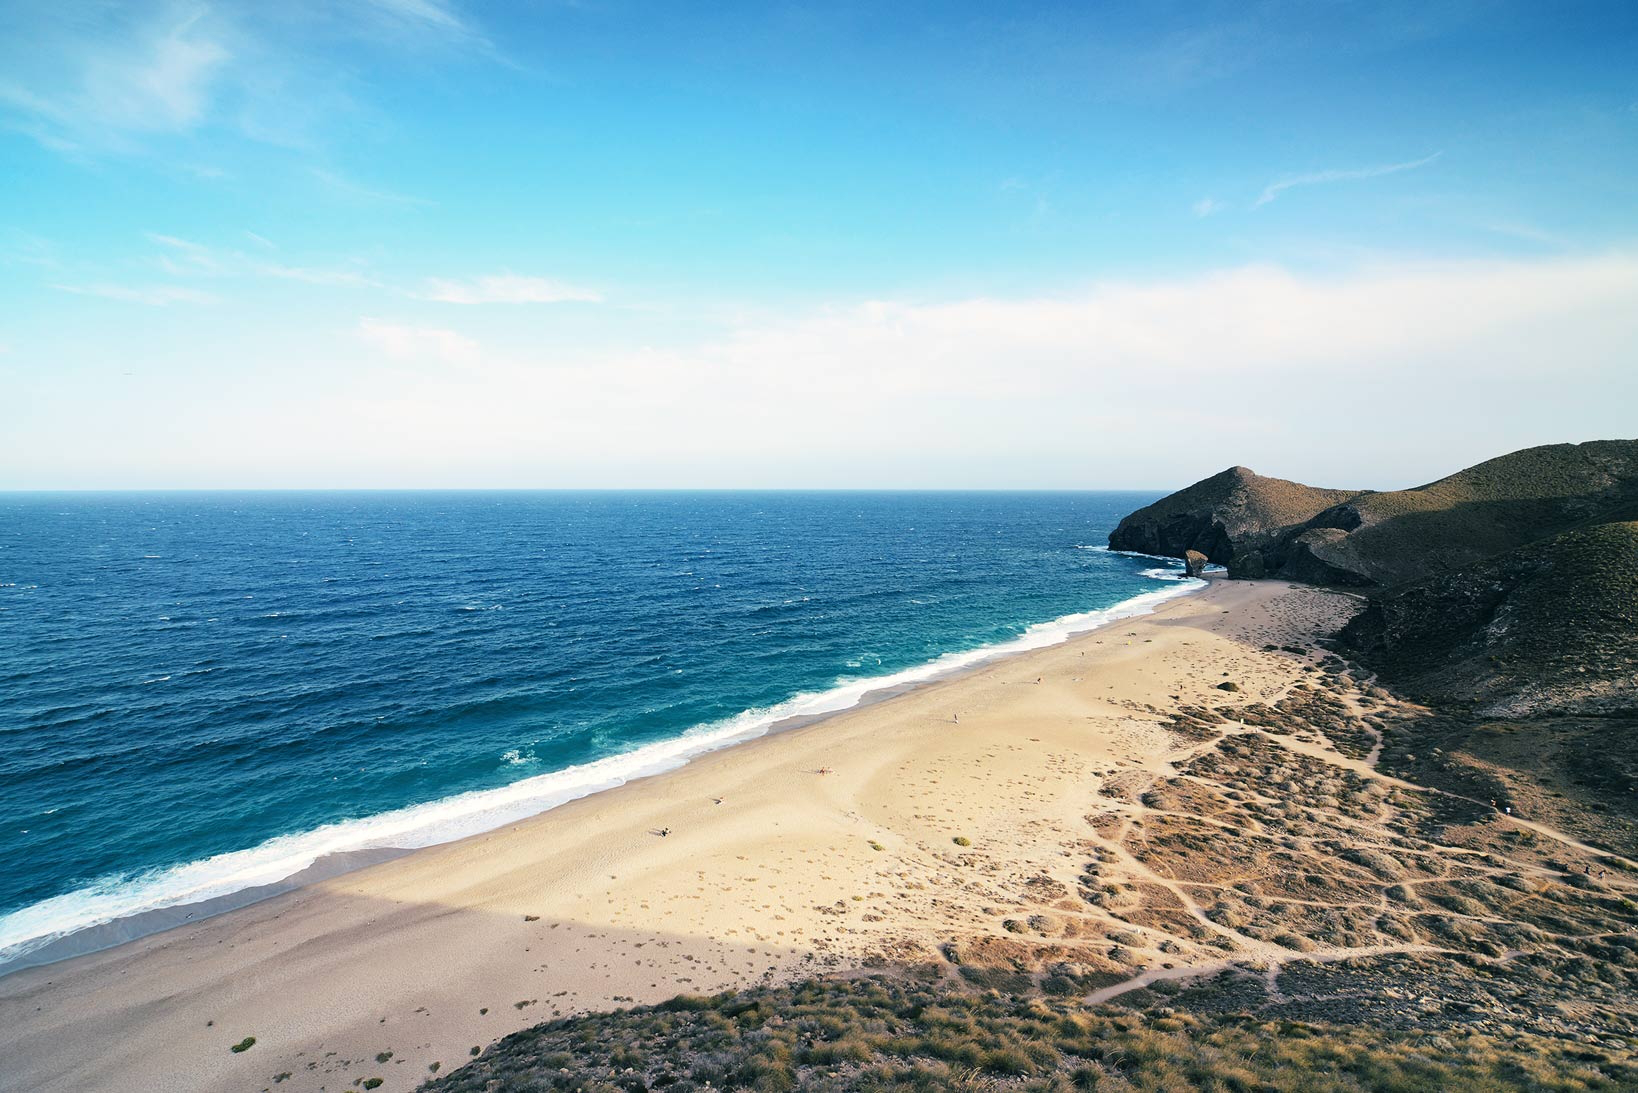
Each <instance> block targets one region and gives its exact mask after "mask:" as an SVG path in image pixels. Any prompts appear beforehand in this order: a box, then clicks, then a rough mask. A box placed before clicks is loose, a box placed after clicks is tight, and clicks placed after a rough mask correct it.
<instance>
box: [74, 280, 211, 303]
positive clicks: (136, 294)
mask: <svg viewBox="0 0 1638 1093" xmlns="http://www.w3.org/2000/svg"><path fill="white" fill-rule="evenodd" d="M51 287H52V288H54V289H56V290H57V291H58V292H71V293H73V294H74V295H76V296H98V297H101V298H102V299H104V300H118V301H120V302H122V303H128V304H145V305H147V306H148V307H168V306H170V305H171V304H211V303H215V302H216V297H215V296H213V295H212V294H210V293H208V292H201V291H199V290H198V289H196V288H189V287H187V286H185V285H115V284H92V285H56V284H54V285H52V286H51Z"/></svg>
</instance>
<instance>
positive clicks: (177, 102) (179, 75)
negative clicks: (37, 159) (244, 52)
mask: <svg viewBox="0 0 1638 1093" xmlns="http://www.w3.org/2000/svg"><path fill="white" fill-rule="evenodd" d="M76 8H77V5H73V4H64V5H62V6H61V7H60V8H59V7H57V6H46V7H42V8H41V9H40V11H41V13H42V14H41V15H40V17H39V21H38V22H37V24H36V25H34V26H31V27H29V28H27V30H26V32H25V33H24V34H23V35H21V36H20V37H22V38H23V39H26V40H27V42H26V44H27V47H28V52H27V53H26V54H25V53H22V52H20V51H21V50H22V49H23V47H24V43H23V42H18V43H16V46H17V51H13V50H7V51H6V57H5V62H6V68H7V71H8V75H7V76H6V77H4V78H0V108H3V109H4V112H5V113H6V114H7V115H9V121H10V122H11V124H12V126H13V128H18V129H22V130H24V131H25V132H29V133H30V134H31V135H34V136H35V137H36V138H38V139H40V140H41V141H42V143H46V144H48V145H49V146H52V147H55V148H58V149H78V148H80V147H82V146H83V145H85V144H88V143H93V144H106V143H108V142H109V141H110V140H117V139H118V138H119V137H120V136H121V135H124V134H131V133H152V132H174V131H178V130H182V129H187V128H190V127H192V126H194V125H196V124H198V123H199V122H201V121H202V120H204V119H205V118H206V116H207V115H208V113H209V110H210V105H211V95H212V89H213V87H214V85H215V83H216V82H217V81H218V79H219V78H220V76H221V74H222V71H223V68H224V65H225V64H226V63H227V61H228V60H229V59H230V58H231V56H232V53H231V51H230V50H229V48H228V46H227V44H226V41H225V39H224V36H223V35H222V34H221V28H220V27H219V26H218V25H217V24H216V23H215V22H214V21H213V20H212V19H211V18H210V14H211V13H210V9H209V8H207V7H205V6H204V5H202V4H189V3H172V4H167V5H162V6H161V7H160V8H159V9H158V11H157V12H156V13H154V14H151V15H150V14H147V13H130V12H128V11H126V9H121V8H117V7H116V8H109V9H106V11H105V12H99V13H97V14H98V15H99V16H102V17H103V18H104V20H105V21H104V22H103V23H102V24H101V25H100V26H97V27H96V32H92V31H90V30H88V29H87V27H86V25H85V24H86V21H87V18H88V16H87V13H86V12H83V11H78V10H74V9H76ZM150 10H151V9H150ZM108 13H113V14H111V15H110V14H108Z"/></svg>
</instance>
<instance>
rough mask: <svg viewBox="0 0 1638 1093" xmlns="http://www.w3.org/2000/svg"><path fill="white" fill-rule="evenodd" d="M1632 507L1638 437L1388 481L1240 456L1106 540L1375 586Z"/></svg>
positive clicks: (1637, 485) (1273, 573)
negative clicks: (1277, 466) (1252, 462)
mask: <svg viewBox="0 0 1638 1093" xmlns="http://www.w3.org/2000/svg"><path fill="white" fill-rule="evenodd" d="M1629 513H1630V514H1631V515H1630V516H1628V515H1626V514H1629ZM1624 516H1625V517H1626V518H1632V517H1633V516H1638V441H1632V440H1600V441H1591V442H1589V443H1586V444H1551V445H1546V446H1544V447H1540V448H1526V449H1524V450H1523V451H1518V452H1513V453H1512V454H1510V455H1504V456H1501V457H1499V458H1497V459H1492V460H1488V461H1487V462H1484V463H1480V464H1478V465H1477V466H1473V467H1469V468H1468V469H1466V470H1463V471H1458V472H1457V473H1456V474H1453V475H1450V476H1449V477H1448V478H1441V479H1440V480H1438V481H1437V482H1431V483H1429V484H1427V485H1425V486H1418V487H1416V488H1415V489H1409V490H1389V491H1383V492H1376V491H1370V490H1366V491H1359V490H1324V489H1318V488H1316V487H1313V486H1305V485H1302V484H1301V483H1297V482H1288V481H1285V480H1284V479H1279V478H1264V477H1262V476H1261V475H1258V474H1254V473H1253V472H1251V471H1249V470H1247V469H1246V468H1244V467H1231V468H1230V469H1229V470H1226V471H1223V472H1222V473H1221V474H1216V475H1213V476H1212V477H1210V478H1207V479H1204V480H1202V481H1200V482H1197V483H1195V484H1194V485H1193V486H1190V487H1188V488H1187V489H1184V490H1179V491H1178V492H1177V493H1174V494H1172V495H1170V496H1169V497H1164V498H1162V499H1161V500H1159V501H1156V502H1155V503H1154V504H1152V505H1149V506H1148V507H1146V508H1143V509H1139V510H1138V511H1137V512H1134V513H1132V514H1131V515H1130V516H1128V517H1126V519H1124V520H1122V521H1121V522H1120V525H1119V526H1117V527H1116V528H1115V530H1114V532H1112V533H1111V534H1110V536H1109V545H1110V547H1112V548H1113V549H1116V550H1133V551H1138V552H1140V553H1144V554H1163V555H1169V556H1171V557H1175V558H1181V557H1184V555H1185V552H1186V551H1188V550H1190V549H1193V550H1198V551H1200V552H1201V553H1203V554H1205V555H1206V557H1208V558H1209V559H1210V560H1212V561H1214V562H1217V563H1219V564H1221V565H1225V566H1227V567H1228V571H1229V576H1230V577H1240V578H1258V577H1281V578H1285V579H1287V580H1296V581H1305V582H1308V583H1311V584H1325V585H1339V586H1344V587H1358V588H1375V587H1389V586H1393V585H1398V584H1403V583H1407V582H1413V581H1417V580H1421V579H1423V578H1425V577H1429V576H1433V575H1435V574H1439V573H1453V572H1455V571H1457V570H1459V569H1461V568H1462V567H1463V566H1467V565H1471V564H1473V563H1475V562H1478V561H1481V560H1483V559H1486V558H1489V557H1492V556H1494V555H1496V554H1500V553H1503V552H1505V551H1509V550H1513V549H1516V548H1518V547H1521V546H1524V545H1526V544H1528V543H1531V542H1535V541H1537V540H1540V539H1543V538H1546V537H1549V536H1552V535H1555V534H1559V533H1562V532H1565V531H1569V530H1572V529H1574V528H1578V527H1588V526H1592V525H1595V524H1600V523H1608V522H1610V521H1612V520H1617V519H1621V518H1623V517H1624Z"/></svg>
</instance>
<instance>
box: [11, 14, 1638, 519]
mask: <svg viewBox="0 0 1638 1093" xmlns="http://www.w3.org/2000/svg"><path fill="white" fill-rule="evenodd" d="M692 7H696V6H683V5H638V4H626V3H598V2H588V3H545V2H540V3H512V4H504V5H492V6H480V5H477V4H466V5H461V4H456V3H454V2H451V0H353V2H351V3H329V4H320V3H304V2H294V3H287V4H281V5H262V4H233V3H225V2H214V3H209V2H195V0H189V2H176V3H166V2H162V3H152V4H126V5H110V4H103V3H80V2H68V0H65V2H61V3H54V4H50V5H44V4H37V3H26V4H25V3H0V299H3V300H4V301H5V303H4V304H3V305H0V383H3V384H4V387H5V389H6V390H7V391H8V392H9V395H8V397H7V398H6V399H5V402H4V405H3V406H0V431H3V433H4V435H3V436H0V488H52V487H69V488H76V487H112V488H126V487H131V488H140V487H165V486H178V487H215V486H417V485H427V486H485V485H493V486H866V487H868V486H975V487H992V486H1026V487H1027V486H1041V487H1072V486H1121V485H1130V486H1169V485H1180V484H1183V483H1185V482H1187V481H1189V480H1191V479H1193V478H1197V477H1200V476H1202V475H1204V474H1207V473H1211V472H1213V471H1215V470H1217V469H1220V467H1222V466H1224V465H1227V464H1230V463H1246V464H1249V465H1252V466H1254V467H1256V468H1257V469H1259V470H1262V471H1264V472H1265V473H1279V474H1287V475H1291V476H1295V477H1302V478H1307V479H1310V480H1323V481H1330V482H1337V483H1339V484H1344V485H1352V484H1358V485H1384V486H1391V485H1408V484H1413V483H1415V482H1418V481H1424V480H1427V479H1429V478H1432V477H1436V476H1438V475H1439V474H1442V473H1445V472H1447V471H1450V470H1454V469H1456V468H1457V467H1459V466H1461V465H1463V464H1464V463H1467V462H1471V461H1472V460H1474V459H1478V458H1482V457H1484V456H1487V455H1491V454H1496V453H1498V452H1500V451H1503V450H1507V449H1510V448H1514V447H1519V446H1523V445H1526V444H1531V443H1541V442H1547V441H1556V440H1579V439H1589V438H1592V437H1595V436H1608V435H1623V434H1631V433H1632V432H1633V431H1634V430H1633V427H1632V422H1634V421H1638V380H1635V379H1634V376H1635V375H1638V359H1635V358H1638V348H1635V347H1638V319H1635V318H1634V316H1638V245H1635V244H1638V65H1635V64H1634V63H1633V58H1634V57H1635V56H1638V8H1634V7H1633V6H1632V5H1630V4H1624V3H1608V4H1590V3H1588V4H1580V3H1569V4H1562V5H1552V6H1551V7H1549V6H1546V5H1540V4H1533V3H1519V4H1511V3H1500V2H1498V3H1472V2H1460V3H1458V2H1450V3H1438V2H1432V3H1428V2H1424V3H1405V4H1398V3H1383V4H1361V3H1342V2H1330V3H1300V4H1299V3H1271V4H1164V3H1154V4H1132V5H1119V6H1116V5H1088V4H1076V5H1018V6H1012V7H1009V8H1008V9H1007V10H1003V9H1002V8H1001V7H1000V6H997V5H964V4H942V5H910V4H905V5H857V6H850V5H814V6H804V5H743V6H736V5H727V4H724V5H710V6H709V7H710V8H711V10H710V11H708V12H702V11H698V10H689V9H690V8H692ZM884 9H890V10H884ZM1341 422H1346V423H1349V424H1350V425H1352V426H1353V427H1351V428H1349V429H1347V433H1348V437H1347V443H1346V444H1339V443H1337V439H1338V426H1339V423H1341ZM1364 423H1369V427H1365V424H1364Z"/></svg>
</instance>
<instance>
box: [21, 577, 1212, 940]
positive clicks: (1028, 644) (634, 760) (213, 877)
mask: <svg viewBox="0 0 1638 1093" xmlns="http://www.w3.org/2000/svg"><path fill="white" fill-rule="evenodd" d="M1161 572H1163V573H1164V574H1165V576H1164V577H1163V578H1162V579H1165V580H1166V581H1167V582H1168V584H1169V587H1166V588H1162V589H1157V590H1156V591H1154V592H1145V593H1143V594H1141V595H1138V596H1134V597H1132V598H1131V599H1128V600H1125V601H1123V602H1121V603H1118V604H1115V605H1114V606H1112V607H1106V608H1102V609H1099V610H1096V611H1085V612H1080V613H1077V614H1073V615H1064V616H1063V617H1062V618H1057V619H1053V620H1052V621H1050V622H1043V623H1037V624H1035V625H1033V626H1030V627H1029V628H1028V629H1026V630H1025V631H1024V632H1023V633H1022V634H1020V635H1019V636H1018V637H1016V638H1013V639H1012V640H1010V641H1006V642H1001V643H999V644H996V645H988V646H983V647H980V648H977V649H970V650H967V651H965V652H959V653H946V654H945V655H943V656H941V657H938V658H936V659H934V660H932V661H929V662H928V663H926V664H922V665H918V666H917V667H914V668H906V669H903V670H902V671H898V672H892V673H889V674H887V675H880V676H868V677H863V678H858V679H849V678H843V679H839V680H837V682H836V685H835V686H834V687H832V688H830V689H829V690H826V691H816V692H807V693H803V694H798V695H795V696H794V697H792V698H789V699H787V700H786V701H784V702H780V703H777V704H776V705H773V706H767V707H761V708H756V709H750V710H745V711H744V712H742V713H739V714H737V715H735V716H733V717H730V718H728V719H726V720H723V721H718V722H713V723H710V724H706V725H700V726H698V727H696V728H693V729H690V730H689V731H687V732H685V733H683V734H682V735H680V736H677V737H673V738H672V739H669V740H661V741H658V742H655V743H652V744H646V745H644V746H642V747H639V748H635V749H633V750H631V751H628V752H623V753H620V754H617V755H611V756H608V757H606V758H604V759H599V760H597V761H595V762H591V763H583V764H581V765H579V766H573V767H567V768H565V769H563V770H557V771H551V772H549V773H545V774H539V775H535V776H533V777H530V778H523V779H520V780H519V781H516V782H513V783H511V784H510V785H505V786H499V787H497V788H495V789H484V790H474V791H472V792H469V793H461V794H457V795H456V796H453V797H447V798H444V799H442V800H438V801H429V802H427V803H426V804H420V805H413V806H410V807H408V808H401V809H396V810H394V811H391V812H384V813H381V814H379V815H376V816H367V817H363V818H360V819H356V820H344V821H340V822H337V823H332V824H325V825H324V826H322V827H319V828H315V829H314V830H312V831H305V832H301V833H298V834H293V835H281V836H279V837H277V838H274V839H269V840H267V841H266V842H264V843H262V844H261V845H259V846H254V847H251V848H249V849H247V850H236V851H232V852H230V853H225V854H218V855H216V856H214V857H211V858H205V859H202V860H200V861H194V862H188V863H187V864H185V865H177V866H171V867H169V868H165V869H157V870H153V871H150V872H147V873H144V874H141V875H138V876H135V877H131V876H113V877H106V878H103V879H101V880H98V881H95V882H93V883H91V884H90V885H88V886H86V887H84V888H81V889H79V890H77V891H74V892H68V893H65V894H63V895H60V896H54V897H52V898H50V899H47V900H42V901H41V902H39V903H35V904H32V905H30V906H28V907H24V908H21V909H19V910H17V911H14V912H12V913H10V914H8V915H5V916H0V969H3V968H4V966H5V965H6V964H8V963H11V962H12V961H15V960H17V959H18V958H19V957H21V956H23V955H25V954H27V953H29V952H31V951H33V950H34V949H37V948H39V947H40V946H42V945H45V944H47V943H49V942H51V941H53V940H55V939H57V938H61V937H64V936H67V935H68V934H72V933H74V932H76V931H79V930H84V929H87V928H90V927H93V926H100V925H103V924H105V923H109V922H114V921H117V920H119V919H123V918H129V917H131V916H133V915H137V914H141V913H143V912H146V911H154V910H160V909H163V908H170V907H178V906H183V905H186V904H191V903H197V902H200V901H202V900H208V899H215V898H217V897H221V896H226V895H231V894H232V893H234V892H239V891H242V890H244V889H246V888H253V887H257V886H260V885H267V884H274V883H277V882H278V881H281V880H284V879H286V878H288V877H290V876H293V875H294V874H296V873H299V872H301V871H302V870H304V869H306V868H307V867H308V866H310V865H312V864H313V863H314V862H316V861H318V860H319V859H320V858H323V857H325V856H327V855H330V854H337V853H345V852H349V851H359V850H372V849H381V848H387V847H394V848H403V849H414V848H418V847H423V846H433V845H436V844H438V843H446V842H451V841H453V840H455V839H460V838H464V837H466V836H468V835H475V834H478V833H480V832H484V831H492V830H494V829H495V828H498V827H503V826H505V825H506V824H510V823H514V822H516V821H518V820H522V819H526V818H528V817H530V816H535V815H538V814H540V813H542V812H546V811H548V810H550V809H553V808H556V807H557V806H559V805H562V804H566V803H568V802H569V801H574V800H578V799H579V798H581V797H586V796H589V795H590V794H593V793H599V792H602V791H603V790H608V789H613V788H615V787H616V786H621V785H624V784H625V783H627V782H629V781H631V780H633V779H636V778H646V777H649V776H651V775H655V774H661V773H663V772H665V771H669V770H675V769H676V768H678V767H680V766H683V765H684V764H685V763H687V762H688V761H689V760H690V759H694V758H696V757H698V756H700V755H704V754H705V753H707V752H711V751H716V750H718V749H720V748H725V747H728V746H730V745H732V744H737V743H740V742H742V741H745V740H750V739H753V738H755V737H759V736H763V735H766V734H767V732H768V731H769V730H770V729H771V728H773V727H774V726H776V725H778V724H780V723H781V722H784V721H788V720H790V719H792V718H811V717H818V716H822V715H825V714H831V713H837V712H840V711H842V710H846V709H849V708H851V707H853V706H856V705H858V704H859V703H860V701H862V700H863V699H864V698H865V697H866V696H867V695H869V694H870V693H871V692H874V691H880V690H884V689H888V688H902V687H905V686H909V685H912V684H917V683H925V682H927V681H930V680H933V679H937V678H940V677H942V676H948V675H951V674H953V673H956V672H961V671H963V670H966V669H969V668H972V667H974V666H976V665H978V664H981V663H983V662H984V661H987V660H993V659H995V658H996V657H1001V656H1007V655H1009V654H1014V653H1021V652H1025V651H1028V650H1031V649H1041V648H1045V647H1046V646H1049V645H1057V644H1059V643H1061V642H1063V641H1066V640H1068V639H1069V638H1070V637H1072V636H1073V635H1075V634H1079V633H1084V632H1086V631H1088V630H1092V629H1095V628H1097V627H1099V626H1104V625H1107V624H1108V623H1111V622H1116V621H1118V620H1120V619H1127V618H1132V617H1133V616H1136V615H1145V614H1148V613H1149V612H1150V611H1152V610H1154V608H1155V607H1156V606H1158V605H1159V604H1160V603H1162V602H1164V601H1166V600H1169V599H1172V598H1174V597H1177V596H1180V595H1185V594H1187V593H1189V592H1193V591H1195V590H1196V589H1198V588H1201V587H1204V585H1205V583H1206V582H1204V581H1201V580H1195V579H1192V578H1188V577H1182V576H1180V574H1179V573H1178V571H1176V570H1166V571H1157V575H1158V574H1159V573H1161ZM513 754H514V753H508V754H507V755H506V756H503V757H502V758H503V759H504V760H506V761H507V762H508V763H517V762H519V761H520V760H521V761H523V762H527V761H528V760H527V759H525V758H523V757H521V756H518V757H517V758H515V759H514V758H513Z"/></svg>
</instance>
